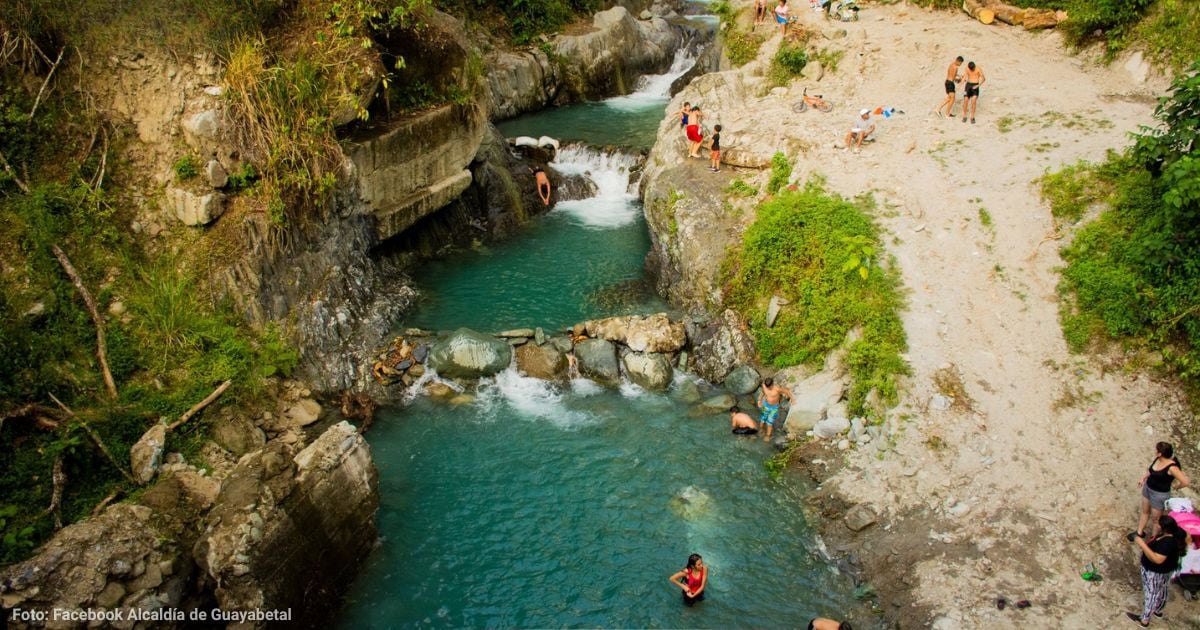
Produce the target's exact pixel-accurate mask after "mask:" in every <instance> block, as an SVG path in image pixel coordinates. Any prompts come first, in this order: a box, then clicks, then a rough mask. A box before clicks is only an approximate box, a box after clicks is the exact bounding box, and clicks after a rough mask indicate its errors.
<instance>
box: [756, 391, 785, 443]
mask: <svg viewBox="0 0 1200 630" xmlns="http://www.w3.org/2000/svg"><path fill="white" fill-rule="evenodd" d="M785 397H786V398H787V399H788V400H789V401H790V400H791V399H792V390H790V389H788V388H786V387H780V386H779V385H776V384H775V379H773V378H765V379H763V383H762V393H761V394H759V396H758V406H759V407H761V408H762V414H761V415H759V417H758V421H759V422H761V423H762V424H765V425H767V435H766V438H765V439H767V440H769V439H771V434H772V433H774V432H775V421H776V420H778V419H779V405H780V403H782V402H783V398H785Z"/></svg>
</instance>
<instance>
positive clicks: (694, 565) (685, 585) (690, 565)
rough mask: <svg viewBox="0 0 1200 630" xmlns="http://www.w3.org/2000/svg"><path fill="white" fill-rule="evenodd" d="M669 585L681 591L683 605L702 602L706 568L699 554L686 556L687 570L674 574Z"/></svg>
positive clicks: (705, 582)
mask: <svg viewBox="0 0 1200 630" xmlns="http://www.w3.org/2000/svg"><path fill="white" fill-rule="evenodd" d="M670 580H671V584H674V585H675V586H678V587H679V588H680V589H682V590H683V603H684V604H685V605H687V606H691V605H692V604H695V603H696V602H700V601H704V587H705V586H708V567H706V566H704V559H702V558H701V557H700V554H698V553H694V554H692V555H690V556H688V561H687V568H686V569H684V570H682V571H678V572H676V573H675V574H674V575H672V576H671V578H670Z"/></svg>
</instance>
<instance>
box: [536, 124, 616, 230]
mask: <svg viewBox="0 0 1200 630" xmlns="http://www.w3.org/2000/svg"><path fill="white" fill-rule="evenodd" d="M636 163H637V162H636V160H635V159H634V157H633V156H632V155H628V154H625V153H621V152H619V151H613V152H603V151H597V150H596V149H593V148H590V147H587V146H584V145H581V144H570V145H567V146H564V147H563V148H562V149H560V150H559V151H558V154H557V155H556V156H555V158H554V161H553V162H551V163H550V164H551V165H552V166H553V167H554V168H555V170H557V171H558V172H560V173H563V174H569V175H586V176H587V177H588V179H590V180H592V182H594V183H595V184H596V196H595V197H590V198H588V199H576V200H572V201H562V202H559V203H558V205H556V206H555V211H556V212H565V213H567V214H569V215H570V216H571V217H572V218H573V219H575V220H576V221H578V222H579V223H581V224H583V225H585V226H587V227H594V228H601V229H605V228H616V227H621V226H623V225H628V224H629V223H631V222H633V221H635V220H636V219H637V216H638V207H637V205H636V203H635V202H636V200H637V195H636V194H635V193H634V192H633V191H634V189H635V187H634V185H633V183H631V182H630V181H629V171H630V169H632V168H633V166H634V165H635V164H636Z"/></svg>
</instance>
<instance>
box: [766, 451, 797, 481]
mask: <svg viewBox="0 0 1200 630" xmlns="http://www.w3.org/2000/svg"><path fill="white" fill-rule="evenodd" d="M800 444H801V442H799V441H791V442H788V444H787V446H785V447H784V448H783V450H782V451H779V452H778V453H775V454H774V455H772V456H771V457H769V458H767V459H766V460H764V461H763V466H764V467H765V468H766V469H767V475H768V476H770V477H771V479H774V480H775V481H779V480H780V479H783V471H785V470H787V469H788V466H791V465H792V462H793V461H795V460H796V452H797V450H798V449H799V448H800Z"/></svg>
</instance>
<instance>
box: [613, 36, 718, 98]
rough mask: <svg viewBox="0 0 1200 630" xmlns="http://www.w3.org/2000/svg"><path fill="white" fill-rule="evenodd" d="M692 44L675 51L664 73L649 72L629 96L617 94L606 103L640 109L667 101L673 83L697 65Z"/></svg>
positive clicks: (640, 79) (639, 80)
mask: <svg viewBox="0 0 1200 630" xmlns="http://www.w3.org/2000/svg"><path fill="white" fill-rule="evenodd" d="M691 48H692V47H691V46H683V47H680V48H679V50H676V51H675V58H674V59H673V60H672V61H671V67H670V68H668V69H667V71H666V72H665V73H663V74H647V75H645V76H643V77H641V78H639V79H638V82H637V88H636V89H635V90H634V92H633V93H632V94H629V95H627V96H616V97H613V98H610V99H606V100H605V101H604V104H605V105H607V106H609V107H612V108H614V109H620V110H627V111H632V110H638V109H643V108H645V107H646V106H647V105H657V104H661V103H664V102H666V100H667V99H669V98H670V96H671V84H672V83H674V82H675V79H678V78H679V77H681V76H683V75H684V73H686V72H687V71H688V70H691V69H692V66H694V65H696V57H695V53H694V52H693V51H692V50H691Z"/></svg>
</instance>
